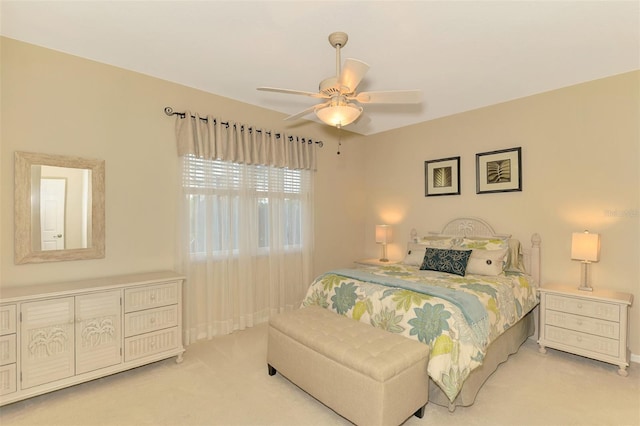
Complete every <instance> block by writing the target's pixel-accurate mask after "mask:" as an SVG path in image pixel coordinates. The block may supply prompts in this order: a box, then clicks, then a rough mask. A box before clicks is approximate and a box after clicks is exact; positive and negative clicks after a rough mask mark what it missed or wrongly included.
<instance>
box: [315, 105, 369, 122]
mask: <svg viewBox="0 0 640 426" xmlns="http://www.w3.org/2000/svg"><path fill="white" fill-rule="evenodd" d="M361 113H362V107H359V106H357V105H354V104H351V103H348V102H341V103H340V104H338V105H327V106H325V107H323V108H319V109H317V110H316V115H317V116H318V118H319V119H320V120H322V121H323V122H325V123H326V124H328V125H330V126H336V127H342V126H346V125H348V124H351V123H353V122H354V121H355V120H356V119H357V118H358V117H360V114H361Z"/></svg>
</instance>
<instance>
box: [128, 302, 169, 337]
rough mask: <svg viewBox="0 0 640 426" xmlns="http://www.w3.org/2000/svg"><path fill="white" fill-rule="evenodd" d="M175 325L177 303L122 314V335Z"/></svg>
mask: <svg viewBox="0 0 640 426" xmlns="http://www.w3.org/2000/svg"><path fill="white" fill-rule="evenodd" d="M176 325H178V306H177V305H171V306H163V307H161V308H155V309H148V310H145V311H138V312H131V313H128V314H126V315H125V316H124V337H131V336H135V335H136V334H142V333H148V332H150V331H155V330H161V329H163V328H169V327H175V326H176Z"/></svg>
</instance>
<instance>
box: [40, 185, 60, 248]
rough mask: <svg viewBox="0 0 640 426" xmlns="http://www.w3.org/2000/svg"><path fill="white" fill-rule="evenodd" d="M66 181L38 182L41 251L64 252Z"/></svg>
mask: <svg viewBox="0 0 640 426" xmlns="http://www.w3.org/2000/svg"><path fill="white" fill-rule="evenodd" d="M66 191H67V181H66V179H55V178H43V179H41V180H40V230H41V233H40V235H41V236H42V242H41V247H42V250H64V248H65V244H64V240H65V229H64V223H65V220H64V218H65V199H66Z"/></svg>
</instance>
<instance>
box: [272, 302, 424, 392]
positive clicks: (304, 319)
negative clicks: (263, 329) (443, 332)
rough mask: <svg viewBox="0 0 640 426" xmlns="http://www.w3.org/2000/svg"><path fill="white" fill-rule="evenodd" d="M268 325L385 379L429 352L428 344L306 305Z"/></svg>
mask: <svg viewBox="0 0 640 426" xmlns="http://www.w3.org/2000/svg"><path fill="white" fill-rule="evenodd" d="M269 324H270V326H271V327H273V328H275V329H277V330H279V331H281V332H282V333H284V334H286V335H288V336H290V337H291V338H292V339H295V340H296V341H298V342H300V343H301V344H303V345H305V346H307V347H309V348H310V349H313V350H314V351H316V352H319V353H322V354H324V355H325V356H326V357H328V358H331V359H332V360H334V361H336V362H338V363H340V364H342V365H344V366H346V367H349V368H351V369H352V370H355V371H358V372H360V373H362V374H365V375H367V376H369V377H371V378H372V379H375V380H376V381H379V382H386V381H387V380H389V379H390V378H392V377H394V376H396V375H397V374H399V373H400V372H402V371H404V370H406V369H407V368H409V367H410V366H412V365H414V364H416V363H417V362H420V361H421V360H424V359H426V358H427V357H428V355H429V347H428V346H427V345H425V344H423V343H420V342H418V341H415V340H411V339H409V338H407V337H404V336H400V335H398V334H393V333H390V332H388V331H385V330H382V329H379V328H375V327H373V326H371V325H368V324H365V323H361V322H359V321H356V320H354V319H351V318H348V317H345V316H343V315H340V314H337V313H335V312H332V311H330V310H328V309H323V308H320V307H318V306H307V307H304V308H301V309H298V310H295V311H291V312H286V313H284V314H280V315H276V316H275V317H272V318H271V319H270V320H269Z"/></svg>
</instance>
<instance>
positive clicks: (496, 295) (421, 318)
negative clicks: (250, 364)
mask: <svg viewBox="0 0 640 426" xmlns="http://www.w3.org/2000/svg"><path fill="white" fill-rule="evenodd" d="M360 270H361V271H363V272H365V271H366V272H367V273H370V274H373V275H374V276H375V277H376V279H375V280H367V281H365V280H362V279H356V278H351V277H349V276H345V275H348V274H345V275H341V274H339V271H336V272H335V273H332V272H329V273H327V274H323V275H321V276H320V277H318V278H316V280H315V281H314V282H313V283H312V284H311V286H310V287H309V289H308V291H307V294H306V296H305V299H304V300H303V305H304V306H308V305H318V306H321V307H323V308H327V309H331V310H333V311H335V312H337V313H338V314H341V315H345V316H347V317H351V318H353V319H356V320H359V321H362V322H365V323H368V324H371V325H373V326H374V327H378V328H382V329H384V330H387V331H389V332H392V333H399V334H401V335H403V336H406V337H409V338H411V339H415V340H418V341H420V342H423V343H425V344H427V345H429V347H430V355H429V366H428V372H429V376H430V377H431V379H432V380H433V381H434V382H435V383H436V384H437V385H438V386H440V388H442V390H443V391H444V393H445V394H446V395H447V397H448V398H449V399H450V400H451V401H453V400H455V398H456V396H457V395H458V393H459V392H460V389H461V388H462V384H463V383H464V381H465V379H466V378H467V377H468V376H469V373H470V372H471V371H472V370H473V369H475V368H476V367H478V366H480V365H481V364H482V360H483V359H484V355H485V353H486V349H487V347H488V345H489V344H490V343H491V342H492V341H493V340H494V339H495V338H496V337H498V336H499V335H500V334H501V333H502V332H503V331H504V330H507V329H508V328H509V327H511V326H512V325H513V324H515V323H516V322H518V321H519V320H520V319H521V318H522V317H524V316H525V315H526V314H527V313H528V312H529V311H530V310H531V309H533V308H534V307H535V306H536V305H537V304H538V298H537V294H536V288H535V287H534V284H533V279H532V278H531V277H530V276H528V275H526V274H520V273H507V274H506V275H504V274H503V275H498V276H485V275H469V274H467V275H466V276H464V277H462V276H457V275H452V274H447V273H442V272H434V271H420V270H419V269H418V268H417V267H415V266H408V265H402V264H400V265H389V266H380V267H378V266H371V267H363V268H360ZM355 276H358V275H357V274H355ZM384 277H390V278H391V281H392V282H391V283H390V284H387V285H384V284H379V282H381V281H384ZM398 278H401V279H403V280H406V281H408V282H410V283H412V284H411V286H410V288H412V290H409V289H407V288H400V287H398V286H393V282H396V281H397V279H398ZM371 281H373V282H371ZM421 286H424V287H425V291H424V292H422V291H421V289H420V287H421ZM431 286H436V287H441V288H445V289H453V290H456V291H461V292H465V293H467V295H472V296H474V297H475V298H477V299H478V300H479V301H480V302H481V303H482V305H483V306H484V308H485V309H486V315H485V317H486V318H487V319H488V321H487V324H488V328H487V330H486V334H485V335H479V333H478V332H477V330H476V329H474V327H473V324H472V323H470V321H469V315H468V314H467V313H465V312H463V310H462V308H464V307H462V308H461V306H460V305H459V304H456V303H454V302H451V301H450V300H447V299H446V298H441V297H437V296H433V295H430V294H429V293H432V294H433V293H434V292H433V291H431V292H430V291H429V288H430V287H431ZM435 294H437V292H435ZM465 297H468V296H465Z"/></svg>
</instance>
